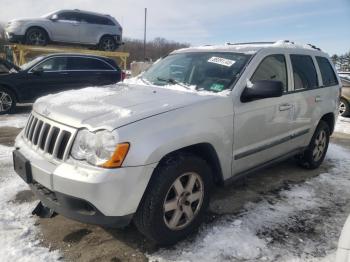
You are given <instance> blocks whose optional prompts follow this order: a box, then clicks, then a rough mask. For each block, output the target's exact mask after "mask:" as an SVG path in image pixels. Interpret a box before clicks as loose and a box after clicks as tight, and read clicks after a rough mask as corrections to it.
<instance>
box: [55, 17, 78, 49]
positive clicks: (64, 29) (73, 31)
mask: <svg viewBox="0 0 350 262" xmlns="http://www.w3.org/2000/svg"><path fill="white" fill-rule="evenodd" d="M80 25H81V23H80V21H79V20H78V16H77V13H76V12H62V13H59V14H57V20H54V21H51V24H50V31H51V38H52V40H53V41H59V42H69V43H79V42H80Z"/></svg>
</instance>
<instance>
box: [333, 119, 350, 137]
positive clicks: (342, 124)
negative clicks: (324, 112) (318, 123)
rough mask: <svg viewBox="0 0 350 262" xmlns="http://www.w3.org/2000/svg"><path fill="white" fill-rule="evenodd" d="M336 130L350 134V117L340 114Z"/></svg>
mask: <svg viewBox="0 0 350 262" xmlns="http://www.w3.org/2000/svg"><path fill="white" fill-rule="evenodd" d="M334 132H338V133H345V134H350V118H349V117H348V118H345V117H341V116H339V117H338V120H337V123H336V125H335V129H334Z"/></svg>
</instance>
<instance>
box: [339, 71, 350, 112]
mask: <svg viewBox="0 0 350 262" xmlns="http://www.w3.org/2000/svg"><path fill="white" fill-rule="evenodd" d="M339 77H340V80H341V83H342V91H341V97H340V103H339V115H341V116H344V117H347V116H350V72H340V73H339Z"/></svg>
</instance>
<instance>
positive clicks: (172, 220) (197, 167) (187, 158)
mask: <svg viewBox="0 0 350 262" xmlns="http://www.w3.org/2000/svg"><path fill="white" fill-rule="evenodd" d="M210 172H211V171H210V168H209V166H208V165H207V163H206V162H205V161H204V160H202V159H201V158H198V157H197V156H195V155H187V154H181V155H176V156H173V157H171V158H169V159H166V161H164V162H163V164H161V165H160V166H159V167H158V168H157V169H156V171H155V174H153V178H152V180H151V181H150V185H149V186H148V188H147V191H146V193H145V195H144V197H143V200H142V202H141V204H140V206H139V208H138V210H137V212H136V214H135V217H134V223H135V225H136V227H137V228H138V229H139V231H140V232H141V233H143V234H144V235H145V236H146V237H148V238H149V239H151V240H153V241H154V242H156V243H157V244H159V245H162V246H164V245H171V244H174V243H176V242H177V241H179V240H181V239H183V238H185V237H186V236H188V235H189V234H191V233H192V232H193V231H195V230H196V229H197V228H198V227H199V225H200V224H201V222H202V220H203V217H204V214H205V210H206V209H207V207H208V204H209V194H210V187H211V173H210Z"/></svg>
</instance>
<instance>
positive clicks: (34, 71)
mask: <svg viewBox="0 0 350 262" xmlns="http://www.w3.org/2000/svg"><path fill="white" fill-rule="evenodd" d="M43 73H44V69H43V68H35V69H34V70H33V74H34V75H42V74H43Z"/></svg>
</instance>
